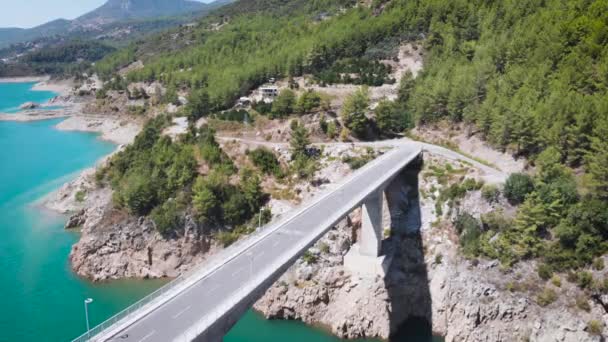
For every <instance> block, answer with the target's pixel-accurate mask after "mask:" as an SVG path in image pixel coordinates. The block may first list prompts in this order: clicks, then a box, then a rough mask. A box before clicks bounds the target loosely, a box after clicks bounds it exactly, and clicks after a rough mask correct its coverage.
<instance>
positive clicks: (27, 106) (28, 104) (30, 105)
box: [19, 102, 40, 110]
mask: <svg viewBox="0 0 608 342" xmlns="http://www.w3.org/2000/svg"><path fill="white" fill-rule="evenodd" d="M38 107H40V105H39V104H37V103H35V102H26V103H24V104H22V105H21V106H19V109H22V110H26V109H36V108H38Z"/></svg>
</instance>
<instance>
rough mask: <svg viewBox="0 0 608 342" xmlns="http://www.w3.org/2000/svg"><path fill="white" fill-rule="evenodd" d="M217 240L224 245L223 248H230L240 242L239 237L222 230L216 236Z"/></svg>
mask: <svg viewBox="0 0 608 342" xmlns="http://www.w3.org/2000/svg"><path fill="white" fill-rule="evenodd" d="M215 238H216V239H217V240H218V241H219V242H220V243H221V244H222V246H224V247H228V246H230V245H232V244H233V243H234V242H235V241H236V240H238V238H239V235H238V234H235V233H234V232H231V231H225V230H222V231H220V232H218V233H216V234H215Z"/></svg>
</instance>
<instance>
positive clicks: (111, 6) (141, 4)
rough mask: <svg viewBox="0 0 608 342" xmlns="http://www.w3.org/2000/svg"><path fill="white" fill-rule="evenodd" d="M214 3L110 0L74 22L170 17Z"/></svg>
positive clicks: (163, 0)
mask: <svg viewBox="0 0 608 342" xmlns="http://www.w3.org/2000/svg"><path fill="white" fill-rule="evenodd" d="M209 7H213V5H212V4H211V5H207V4H204V3H201V2H197V1H190V0H109V1H108V2H106V3H105V4H104V5H102V6H101V7H99V8H97V9H95V10H93V11H92V12H89V13H87V14H85V15H83V16H81V17H79V18H77V19H76V20H75V21H74V22H75V24H80V25H88V24H91V23H108V22H115V21H120V20H126V19H141V18H154V17H170V16H175V15H180V14H183V13H190V12H199V11H203V10H205V9H207V8H209Z"/></svg>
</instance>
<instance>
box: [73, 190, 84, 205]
mask: <svg viewBox="0 0 608 342" xmlns="http://www.w3.org/2000/svg"><path fill="white" fill-rule="evenodd" d="M86 196H87V193H86V192H85V191H83V190H80V191H78V192H77V193H76V195H75V196H74V198H75V199H76V202H84V199H85V197H86Z"/></svg>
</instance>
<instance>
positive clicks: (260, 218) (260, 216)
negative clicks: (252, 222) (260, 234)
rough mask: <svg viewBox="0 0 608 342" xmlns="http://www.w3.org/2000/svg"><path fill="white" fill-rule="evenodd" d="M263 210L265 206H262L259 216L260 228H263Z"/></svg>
mask: <svg viewBox="0 0 608 342" xmlns="http://www.w3.org/2000/svg"><path fill="white" fill-rule="evenodd" d="M262 211H264V208H260V215H259V217H258V229H260V228H262Z"/></svg>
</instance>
